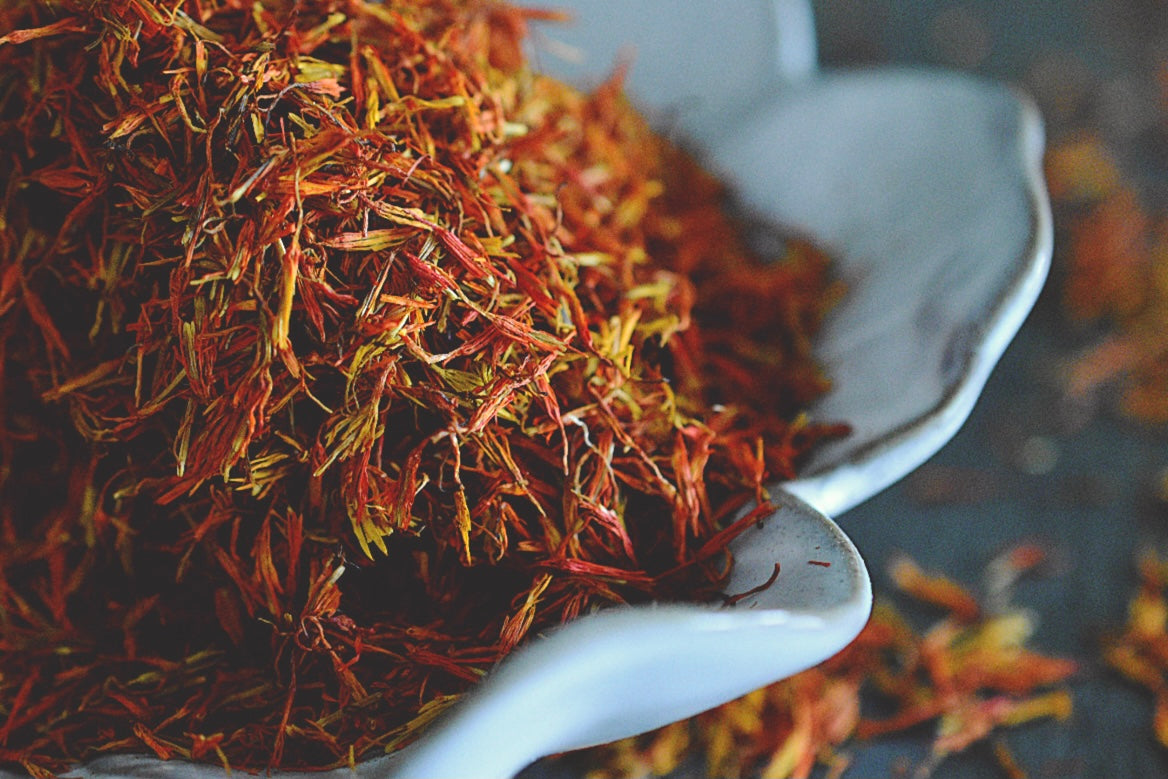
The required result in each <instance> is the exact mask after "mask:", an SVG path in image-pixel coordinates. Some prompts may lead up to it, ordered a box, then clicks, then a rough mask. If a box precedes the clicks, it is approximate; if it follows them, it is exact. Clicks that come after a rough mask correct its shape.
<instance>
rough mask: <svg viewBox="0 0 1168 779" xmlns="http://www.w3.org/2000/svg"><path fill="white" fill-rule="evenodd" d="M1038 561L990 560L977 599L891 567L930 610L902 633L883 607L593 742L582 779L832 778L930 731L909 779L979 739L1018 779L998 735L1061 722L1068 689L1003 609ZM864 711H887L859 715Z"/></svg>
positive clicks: (1025, 617) (1063, 668) (906, 564)
mask: <svg viewBox="0 0 1168 779" xmlns="http://www.w3.org/2000/svg"><path fill="white" fill-rule="evenodd" d="M1043 559H1044V554H1043V551H1042V550H1041V549H1040V548H1039V547H1037V546H1034V545H1031V544H1025V545H1020V546H1017V547H1015V548H1013V549H1010V550H1008V551H1007V552H1005V553H1004V554H1002V555H1001V556H999V557H997V558H995V559H994V560H993V561H992V562H991V563H990V565H989V566H987V569H986V573H987V576H986V587H985V591H984V593H983V595H982V597H981V598H980V599H979V598H977V597H975V596H974V595H973V593H972V592H970V590H968V589H966V588H965V587H963V586H961V585H959V584H958V583H956V582H954V581H952V580H951V579H948V578H946V577H944V576H941V575H936V574H932V573H928V572H925V571H923V570H922V569H921V568H919V567H918V566H917V564H916V563H914V562H913V561H911V560H909V559H907V558H900V559H898V560H896V561H895V562H894V563H893V564H892V566H891V569H890V572H889V573H890V577H891V578H892V580H893V582H894V583H895V585H896V588H897V589H898V590H899V591H900V592H901V593H903V594H904V595H907V596H908V598H909V599H911V600H912V601H915V602H917V603H918V604H924V605H926V606H927V607H930V608H933V607H935V608H938V609H940V610H941V611H942V614H943V616H942V617H941V618H940V619H939V620H938V621H936V622H935V623H934V624H932V625H931V626H930V627H929V628H928V629H926V630H924V631H923V632H922V631H917V630H915V629H914V628H913V627H912V626H911V625H910V624H909V622H908V621H907V620H906V619H905V618H904V617H903V616H902V615H901V614H900V613H899V612H898V611H897V610H896V609H895V608H894V607H893V605H892V604H891V603H890V602H889V601H888V599H878V601H877V605H876V608H875V610H874V612H873V615H872V619H871V621H870V622H869V624H868V625H867V627H865V629H864V630H863V632H862V633H861V634H860V635H859V636H858V637H857V638H856V640H855V641H853V642H852V644H850V645H849V646H848V647H847V648H846V649H844V651H843V652H841V653H840V654H838V655H836V656H835V657H833V658H832V659H830V660H828V661H827V662H826V663H823V664H822V665H819V666H817V667H815V668H811V669H809V670H807V671H805V672H803V673H801V674H798V675H796V676H793V677H791V678H790V679H786V680H784V681H781V682H778V683H776V684H773V685H771V686H769V687H766V688H763V689H761V690H757V691H755V692H753V693H750V694H749V695H747V696H745V697H743V698H740V699H738V700H735V701H732V702H730V703H727V704H725V705H723V706H720V707H718V708H716V709H712V710H710V711H708V712H705V713H704V714H701V715H699V716H697V717H695V718H694V719H692V720H689V721H687V722H681V723H675V724H673V725H669V726H667V727H665V728H662V729H660V730H657V731H654V732H652V733H649V734H646V735H643V736H639V737H636V738H630V739H626V740H624V741H620V742H617V743H616V744H612V745H607V746H604V747H598V748H597V749H595V750H593V752H592V754H591V755H587V756H586V759H587V761H588V762H589V763H590V764H592V765H595V766H598V767H597V768H595V769H594V770H593V771H592V772H591V774H590V776H591V777H593V779H612V778H613V777H645V776H664V775H666V774H668V773H670V772H671V771H673V770H675V769H677V768H678V767H679V766H680V765H681V764H682V763H683V762H684V761H686V760H688V759H691V758H693V757H695V756H700V757H701V758H703V759H704V760H705V764H706V766H705V767H706V771H707V775H709V776H724V777H738V776H761V777H765V778H767V779H784V778H786V777H807V776H810V775H811V773H812V771H813V770H815V769H816V768H817V767H818V766H823V767H825V768H826V771H827V776H830V777H838V776H842V775H843V774H844V772H845V770H846V769H847V767H848V765H849V762H850V759H849V756H848V751H849V748H850V747H851V746H853V745H854V744H856V743H858V742H862V741H865V740H870V739H876V738H879V737H881V736H885V735H889V734H894V733H901V732H904V731H907V730H909V729H912V728H916V727H917V726H920V725H923V724H926V723H934V727H935V735H934V737H933V742H932V749H931V753H930V756H929V757H928V759H927V760H926V761H925V762H924V763H922V764H921V765H919V766H917V769H916V772H915V774H914V775H915V776H917V777H924V776H929V775H931V774H932V773H933V771H934V770H935V769H936V767H937V766H938V765H940V764H941V763H942V761H944V760H945V759H946V758H947V757H948V756H950V755H953V754H955V753H958V752H961V751H963V750H965V749H967V748H968V747H970V746H971V745H973V744H975V743H979V742H982V741H986V740H991V741H992V744H993V748H994V752H995V755H996V756H997V758H998V760H999V763H1000V764H1001V766H1002V769H1003V771H1004V772H1005V773H1006V775H1009V776H1020V775H1022V774H1021V773H1020V772H1021V769H1020V768H1019V767H1018V766H1017V765H1016V764H1015V762H1014V760H1013V758H1012V757H1011V755H1010V752H1009V749H1008V747H1007V746H1006V744H1005V741H1004V740H1002V739H1000V738H999V737H998V734H999V731H1000V730H1001V729H1003V728H1008V727H1012V726H1016V725H1020V724H1022V723H1025V722H1030V721H1032V720H1036V719H1040V718H1048V717H1054V718H1056V719H1060V720H1061V719H1065V718H1066V717H1068V716H1069V715H1070V712H1071V706H1072V701H1071V695H1070V692H1069V691H1068V690H1067V689H1065V688H1063V687H1060V686H1058V685H1059V683H1060V682H1063V681H1065V680H1066V679H1067V678H1068V677H1070V676H1071V675H1072V674H1073V673H1074V672H1075V670H1076V665H1075V663H1074V662H1073V661H1070V660H1066V659H1062V658H1056V657H1050V656H1047V655H1044V654H1041V653H1038V652H1036V651H1034V650H1032V649H1029V648H1028V647H1027V641H1028V640H1029V638H1030V636H1031V634H1032V632H1033V629H1034V623H1033V618H1032V617H1031V615H1030V614H1029V613H1028V612H1026V611H1024V610H1022V609H1020V608H1018V607H1016V606H1014V605H1012V604H1010V602H1009V597H1008V596H1009V593H1010V590H1011V585H1012V584H1013V582H1014V581H1015V580H1016V579H1017V578H1018V576H1019V575H1021V574H1022V573H1024V572H1025V571H1027V570H1030V569H1032V568H1033V567H1034V566H1036V565H1038V564H1039V563H1040V562H1041V561H1042V560H1043ZM873 705H877V706H879V707H880V709H881V710H882V711H888V712H891V713H888V714H884V715H882V716H881V717H879V718H874V717H871V716H868V715H867V714H865V711H866V710H867V709H868V708H870V707H871V706H873Z"/></svg>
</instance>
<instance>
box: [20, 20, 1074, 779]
mask: <svg viewBox="0 0 1168 779" xmlns="http://www.w3.org/2000/svg"><path fill="white" fill-rule="evenodd" d="M563 4H564V3H559V5H563ZM577 4H578V5H579V6H580V9H581V10H580V15H579V22H578V24H577V25H576V26H573V27H570V28H566V29H565V30H560V31H556V32H555V33H554V34H555V35H556V36H557V38H558V39H559V41H560V43H567V44H570V46H571V47H574V49H573V50H574V51H575V52H577V53H580V54H581V55H582V60H581V61H580V62H570V61H565V60H563V59H562V58H560V56H559V53H562V52H563V51H565V47H564V46H561V45H559V44H557V45H555V46H550V47H548V46H545V47H544V48H543V50H542V52H541V53H540V54H539V55H538V56H539V57H540V61H541V65H542V66H544V67H546V68H547V69H549V70H553V71H559V72H561V73H563V74H565V75H567V76H569V77H579V76H580V75H581V74H592V75H593V77H595V76H596V75H598V74H601V75H602V74H604V73H605V72H606V71H607V69H608V68H609V67H611V65H612V62H613V57H614V55H615V54H616V53H617V52H618V51H619V50H620V49H621V47H622V45H623V44H624V43H625V42H632V43H634V44H635V45H636V49H637V54H636V64H635V65H634V68H633V71H632V82H631V84H630V86H631V89H632V91H633V92H634V94H635V95H636V96H637V97H638V99H640V100H641V101H642V102H643V104H644V105H645V106H646V107H647V109H648V110H650V111H651V112H655V113H656V115H657V116H658V118H659V119H660V120H661V121H662V122H663V123H664V124H666V125H668V126H671V127H674V128H677V129H678V130H679V131H680V132H682V133H683V134H685V135H686V136H687V137H689V138H692V139H694V140H696V141H697V144H698V145H699V147H700V148H702V149H704V150H705V151H706V152H707V153H708V155H709V159H710V161H711V163H712V164H713V165H714V166H715V167H716V168H717V169H718V170H719V171H720V172H721V173H722V174H723V175H725V176H726V177H727V179H728V180H730V181H731V182H732V184H733V185H734V186H735V187H736V188H737V189H738V191H739V193H740V195H741V197H742V198H743V201H744V202H745V203H746V204H747V205H748V206H749V207H750V208H751V209H753V210H755V211H756V212H758V213H759V214H760V215H763V216H766V217H768V218H770V219H773V220H774V221H776V222H778V223H781V224H785V225H788V226H790V227H792V228H793V229H795V230H797V231H799V232H802V233H804V234H806V235H808V236H811V237H813V238H814V239H816V240H817V241H819V242H821V243H822V244H823V245H825V246H826V247H827V248H828V250H829V251H830V252H831V253H832V254H833V255H834V257H835V258H836V261H837V269H838V272H839V273H840V274H841V275H842V276H843V278H844V279H845V281H846V282H847V284H848V288H849V293H848V295H847V298H846V299H845V301H844V302H843V304H842V305H841V306H840V307H839V309H838V310H836V311H835V312H834V314H833V315H832V317H831V319H830V321H829V323H828V326H827V328H826V330H825V332H824V333H823V337H822V339H821V342H820V344H819V354H820V356H821V358H822V359H823V360H824V361H825V363H826V366H827V370H828V373H829V374H830V375H831V376H832V377H833V379H834V381H835V388H834V389H833V391H832V392H831V393H830V394H829V395H828V396H827V397H826V398H825V399H824V400H823V402H822V403H821V404H820V406H819V407H818V408H817V409H816V410H815V413H816V415H817V416H818V417H819V418H823V419H839V420H845V421H848V422H850V423H851V424H852V425H853V426H854V428H855V431H856V432H855V434H854V435H853V436H851V437H850V438H848V439H846V440H844V441H840V442H838V443H834V444H832V445H830V446H828V447H825V448H824V449H823V450H822V451H820V452H819V453H818V455H817V456H816V457H815V458H814V460H813V461H812V462H811V463H810V464H809V465H808V468H807V470H806V472H805V475H804V476H802V477H801V478H800V479H798V480H796V481H794V482H790V483H788V484H786V485H784V490H785V491H784V492H780V493H779V495H780V497H781V502H782V507H781V508H780V510H779V511H778V512H777V513H776V514H775V515H774V516H772V517H771V518H770V519H769V520H768V521H767V522H766V523H765V525H764V526H763V527H762V528H760V529H757V530H751V531H750V532H748V533H746V534H745V535H744V536H743V537H741V538H740V539H739V540H738V541H737V542H736V544H735V546H734V552H735V555H736V559H737V562H736V565H735V569H734V575H733V579H732V581H731V582H730V585H729V588H728V589H729V591H743V590H747V589H749V588H751V587H753V586H755V585H757V584H759V583H760V582H762V581H764V580H766V578H767V577H768V576H769V574H770V573H771V571H772V570H773V566H774V564H775V563H776V562H779V563H780V564H781V570H782V571H783V572H789V571H790V572H793V575H790V576H783V575H780V576H779V578H778V580H777V581H776V583H775V585H774V586H773V587H771V588H770V589H768V590H766V591H765V592H763V593H762V594H760V595H758V596H755V597H754V598H752V599H750V600H748V601H744V602H742V603H740V604H738V605H737V606H736V607H734V608H733V609H724V608H717V607H712V606H699V605H692V606H686V605H676V606H668V607H667V606H649V607H639V608H628V609H614V610H610V611H607V612H602V613H599V614H595V615H591V616H588V617H585V618H582V619H579V620H577V621H575V622H573V623H571V624H570V625H567V626H565V627H563V628H561V629H559V630H557V631H554V632H553V633H551V634H550V635H548V636H546V637H540V638H539V639H537V640H535V641H533V642H531V643H530V644H529V645H528V646H527V647H526V648H524V649H523V650H521V651H519V652H517V653H515V654H514V655H513V656H512V657H511V658H509V659H508V661H507V662H505V663H503V664H502V665H501V666H500V667H499V668H498V669H496V671H495V672H493V673H492V674H491V675H490V676H489V677H488V679H487V680H486V681H485V683H484V684H482V685H481V686H480V687H479V688H478V689H477V690H476V691H474V692H473V693H472V694H471V695H469V696H467V698H466V700H465V701H463V702H461V703H460V704H459V705H458V706H457V707H456V708H455V710H454V711H453V712H452V714H451V715H450V716H449V717H447V718H446V719H445V720H443V721H442V722H439V723H437V725H436V726H435V727H433V728H431V730H430V731H429V732H427V734H426V735H425V736H424V737H423V739H422V740H420V741H419V742H418V743H416V744H414V745H412V746H410V747H408V748H406V749H405V750H403V751H401V752H399V753H397V754H395V755H392V756H389V757H386V758H379V759H375V760H371V761H368V762H365V763H362V764H361V765H359V766H358V767H357V769H356V772H355V773H356V774H357V775H360V776H364V777H370V778H372V777H396V776H401V777H460V776H500V777H502V776H511V775H513V774H514V773H516V772H517V771H519V770H520V769H521V768H523V767H524V766H525V765H527V764H528V763H530V762H531V761H533V760H535V759H537V758H539V757H541V756H543V755H546V754H550V753H554V752H559V751H564V750H568V749H573V748H577V747H583V746H588V745H592V744H596V743H603V742H606V741H611V740H614V739H616V738H620V737H623V736H627V735H632V734H635V733H638V732H642V731H645V730H648V729H651V728H653V727H657V726H659V725H663V724H665V723H667V722H670V721H674V720H676V719H680V718H683V717H686V716H689V715H692V714H695V713H697V712H699V711H701V710H704V709H706V708H709V707H710V706H713V705H716V704H718V703H721V702H723V701H726V700H730V699H732V698H734V697H736V696H738V695H740V694H743V693H745V692H747V691H749V690H751V689H754V688H756V687H759V686H762V685H763V684H766V683H768V682H771V681H774V680H776V679H779V678H782V677H784V676H787V675H790V674H793V673H796V672H798V671H800V670H802V669H804V668H806V667H809V666H811V665H814V664H815V663H817V662H820V661H821V660H823V659H825V658H827V657H829V656H830V655H832V654H834V653H835V652H836V651H838V650H839V649H840V648H842V647H843V646H844V645H846V644H847V643H848V642H849V641H850V640H851V639H852V638H853V637H854V636H855V635H856V633H857V632H858V631H859V630H860V629H861V627H862V626H863V624H864V622H865V620H866V619H867V615H868V611H869V608H870V605H871V590H870V585H869V580H868V576H867V572H866V571H865V569H864V566H863V562H862V560H861V559H860V557H859V555H858V553H857V552H856V550H855V548H854V547H853V546H852V544H851V542H850V541H848V539H847V538H846V536H844V534H843V533H842V532H841V531H840V530H839V528H838V527H836V525H835V524H834V523H833V522H832V521H831V520H830V519H828V518H827V516H825V514H830V515H835V514H838V513H839V512H842V511H846V510H847V509H848V508H851V507H852V506H854V505H856V504H858V503H860V502H862V501H863V500H865V499H867V498H868V497H870V496H871V495H873V494H875V493H876V492H879V491H880V490H882V489H884V488H885V487H887V486H888V485H890V484H891V483H893V482H894V481H896V480H897V479H899V478H901V477H902V476H904V475H905V474H907V473H908V472H909V471H911V470H912V469H913V468H915V467H916V466H918V465H919V464H921V463H922V462H923V461H924V460H926V459H927V458H928V457H929V456H931V455H932V454H933V453H934V452H935V451H936V450H937V449H939V448H940V447H941V446H943V445H944V444H945V442H946V441H948V440H949V438H950V437H951V436H952V435H953V434H954V433H955V432H956V431H957V429H958V428H959V427H960V425H961V424H962V422H964V420H965V418H966V416H967V415H968V414H969V412H970V410H971V409H972V406H973V404H974V402H975V400H976V398H977V396H978V394H979V393H980V391H981V388H982V386H983V384H984V382H985V380H986V379H987V377H988V375H989V372H990V370H991V369H992V367H993V365H994V363H995V362H996V361H997V359H998V357H999V356H1000V355H1001V353H1002V351H1003V350H1004V349H1005V347H1006V345H1007V344H1008V342H1009V341H1010V339H1011V338H1012V337H1013V335H1014V333H1015V332H1016V330H1017V328H1018V327H1019V326H1020V325H1021V323H1022V321H1023V319H1024V318H1025V317H1026V315H1027V313H1028V312H1029V310H1030V308H1031V307H1032V305H1033V303H1034V300H1035V298H1036V297H1037V294H1038V291H1039V289H1040V287H1041V285H1042V283H1043V280H1044V279H1045V275H1046V271H1047V267H1048V264H1049V259H1050V251H1051V227H1050V217H1049V207H1048V204H1047V200H1046V195H1045V190H1044V187H1043V183H1042V178H1041V164H1040V163H1041V153H1042V130H1041V124H1040V121H1039V119H1038V116H1037V114H1036V112H1035V111H1034V109H1033V108H1032V107H1031V105H1030V104H1029V103H1028V102H1027V101H1026V100H1025V99H1023V98H1020V97H1019V96H1017V95H1015V94H1013V93H1012V92H1010V91H1009V90H1007V89H1005V88H1003V87H1001V86H997V85H994V84H990V83H985V82H982V81H977V80H972V79H969V78H966V77H960V76H955V75H950V74H944V73H923V72H909V71H877V72H869V73H856V74H829V75H822V74H817V73H815V69H814V56H815V55H814V44H813V41H814V37H813V35H812V29H811V26H810V12H809V11H808V6H807V5H806V3H804V2H802V1H801V0H777V2H770V1H769V0H740V1H739V2H737V3H736V4H734V6H733V8H734V11H735V13H734V15H733V16H732V17H728V15H727V12H726V9H725V8H724V7H722V6H721V4H719V5H718V6H715V5H714V4H681V3H676V2H673V1H672V0H638V2H637V3H625V2H618V1H617V0H605V1H604V2H600V0H580V2H578V3H577ZM568 5H571V4H570V3H569V4H568ZM551 34H552V33H548V35H551ZM821 512H822V513H821ZM812 559H814V560H818V561H826V562H830V563H831V566H830V567H823V566H818V565H816V566H810V565H807V562H808V561H809V560H812ZM0 773H2V772H0ZM350 773H351V772H348V771H344V772H336V775H337V776H340V775H350ZM75 775H78V776H88V777H94V779H97V777H108V778H111V779H112V777H130V776H136V777H163V776H175V777H178V776H183V777H188V776H196V777H200V778H201V779H210V777H222V776H223V772H222V771H221V770H218V769H215V768H213V767H207V766H197V767H196V766H192V765H190V764H185V763H180V762H173V761H172V762H168V763H163V762H160V761H158V760H155V759H151V758H146V757H135V756H129V757H113V758H103V759H101V760H97V761H94V762H92V763H90V764H88V765H87V766H84V767H80V768H79V769H78V770H77V772H76V774H75ZM281 776H285V777H288V776H290V774H282V775H281ZM316 776H321V775H320V774H317V775H316Z"/></svg>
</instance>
